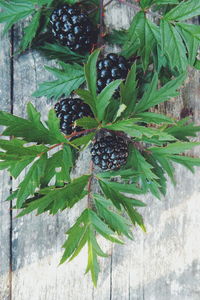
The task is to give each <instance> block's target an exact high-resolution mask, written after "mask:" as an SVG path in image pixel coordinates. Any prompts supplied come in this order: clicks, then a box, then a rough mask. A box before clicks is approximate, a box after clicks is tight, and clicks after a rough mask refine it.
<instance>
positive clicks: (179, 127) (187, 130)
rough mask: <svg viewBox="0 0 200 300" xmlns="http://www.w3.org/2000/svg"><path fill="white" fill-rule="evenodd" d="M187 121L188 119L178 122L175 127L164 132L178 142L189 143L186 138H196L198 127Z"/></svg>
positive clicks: (199, 128) (199, 129)
mask: <svg viewBox="0 0 200 300" xmlns="http://www.w3.org/2000/svg"><path fill="white" fill-rule="evenodd" d="M188 121H189V120H188V118H185V119H183V120H180V121H178V122H177V123H176V125H174V126H171V127H168V128H166V129H165V131H166V132H167V133H169V134H170V135H173V136H174V137H175V138H177V139H179V140H183V141H189V139H188V137H197V133H198V132H199V131H200V126H195V125H194V123H192V122H191V123H189V122H188Z"/></svg>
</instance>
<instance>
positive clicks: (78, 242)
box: [61, 209, 121, 285]
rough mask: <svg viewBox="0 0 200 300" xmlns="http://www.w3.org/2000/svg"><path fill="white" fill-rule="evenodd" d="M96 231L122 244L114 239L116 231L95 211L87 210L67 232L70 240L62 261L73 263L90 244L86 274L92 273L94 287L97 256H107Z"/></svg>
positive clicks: (97, 269)
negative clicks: (99, 242) (86, 245)
mask: <svg viewBox="0 0 200 300" xmlns="http://www.w3.org/2000/svg"><path fill="white" fill-rule="evenodd" d="M95 231H97V232H98V233H100V234H101V235H102V236H103V237H104V238H106V239H109V240H111V241H113V242H120V240H118V239H115V238H114V237H113V234H114V231H112V230H111V229H110V228H109V227H108V226H107V224H105V223H104V222H103V221H102V220H101V219H100V218H99V217H98V216H97V214H96V213H95V212H94V211H92V210H91V209H85V210H84V211H83V212H82V214H81V216H80V217H79V218H78V219H77V221H76V223H75V224H74V225H73V226H72V227H71V228H70V229H69V230H68V232H67V234H68V239H67V241H66V242H65V243H64V245H63V247H64V248H65V252H64V254H63V257H62V259H61V263H63V262H64V261H66V260H68V259H69V261H71V260H72V259H74V258H75V257H76V256H77V255H78V254H79V252H80V251H81V249H82V248H83V247H84V246H85V244H86V243H88V264H87V268H86V273H87V272H89V271H90V272H91V276H92V280H93V283H94V285H96V283H97V278H98V273H99V265H98V261H97V255H98V256H102V257H106V256H107V254H105V253H104V252H103V251H102V250H101V248H100V246H99V244H98V242H97V239H96V236H95ZM120 243H121V242H120Z"/></svg>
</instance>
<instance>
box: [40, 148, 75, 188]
mask: <svg viewBox="0 0 200 300" xmlns="http://www.w3.org/2000/svg"><path fill="white" fill-rule="evenodd" d="M72 166H73V157H72V152H71V148H70V147H69V146H67V145H64V147H63V149H61V150H59V151H57V152H56V153H54V154H53V155H52V156H51V157H50V158H49V159H48V160H47V163H46V168H45V176H44V178H42V181H41V184H42V186H46V185H47V184H48V183H49V182H50V180H51V179H52V178H53V177H54V176H55V177H56V185H57V186H62V185H63V184H64V183H66V182H69V181H70V171H71V168H72Z"/></svg>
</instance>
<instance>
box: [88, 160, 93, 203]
mask: <svg viewBox="0 0 200 300" xmlns="http://www.w3.org/2000/svg"><path fill="white" fill-rule="evenodd" d="M93 171H94V164H93V162H92V161H91V162H90V173H91V177H90V179H89V181H88V198H87V203H88V208H92V197H91V192H92V180H93Z"/></svg>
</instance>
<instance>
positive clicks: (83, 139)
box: [72, 132, 95, 147]
mask: <svg viewBox="0 0 200 300" xmlns="http://www.w3.org/2000/svg"><path fill="white" fill-rule="evenodd" d="M94 137H95V132H91V133H88V134H86V135H85V136H82V137H80V138H76V139H74V140H73V141H72V145H75V146H78V147H79V146H86V145H87V144H88V143H89V142H90V141H92V140H93V138H94Z"/></svg>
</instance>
